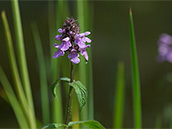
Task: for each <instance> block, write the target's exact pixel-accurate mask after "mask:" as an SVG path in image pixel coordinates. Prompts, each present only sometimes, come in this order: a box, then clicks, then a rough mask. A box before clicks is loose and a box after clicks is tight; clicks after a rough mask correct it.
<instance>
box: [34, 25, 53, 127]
mask: <svg viewBox="0 0 172 129" xmlns="http://www.w3.org/2000/svg"><path fill="white" fill-rule="evenodd" d="M31 27H32V32H33V38H34V43H35V47H36V53H37V58H38V65H39V76H40V87H41V104H42V117H43V124H48V123H50V113H49V99H48V86H47V84H48V83H47V75H46V67H45V60H44V54H43V48H42V45H41V39H40V35H39V31H38V27H37V25H36V23H32V24H31Z"/></svg>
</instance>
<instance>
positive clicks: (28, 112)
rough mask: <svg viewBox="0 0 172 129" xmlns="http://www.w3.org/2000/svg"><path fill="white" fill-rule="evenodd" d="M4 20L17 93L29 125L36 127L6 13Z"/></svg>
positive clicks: (3, 15) (3, 16)
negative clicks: (17, 62)
mask: <svg viewBox="0 0 172 129" xmlns="http://www.w3.org/2000/svg"><path fill="white" fill-rule="evenodd" d="M2 20H3V25H4V30H5V36H6V41H7V48H8V56H9V60H10V65H11V69H12V76H13V80H14V84H15V88H16V91H17V95H18V98H19V100H20V103H21V104H22V107H23V109H24V111H25V114H26V115H27V118H28V120H29V123H30V125H31V127H35V121H34V116H33V113H32V112H31V110H30V107H28V103H27V100H26V97H25V94H24V91H23V88H22V84H21V80H20V77H19V73H18V68H17V64H16V59H15V56H14V50H13V44H12V39H11V33H10V29H9V25H8V21H7V18H6V15H5V12H4V11H3V12H2Z"/></svg>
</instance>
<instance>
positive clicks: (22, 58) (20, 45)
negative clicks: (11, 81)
mask: <svg viewBox="0 0 172 129" xmlns="http://www.w3.org/2000/svg"><path fill="white" fill-rule="evenodd" d="M11 4H12V12H13V19H14V26H15V34H16V43H17V52H18V57H19V60H18V61H19V68H20V73H21V77H22V82H23V86H24V89H25V93H26V99H27V102H28V105H29V107H30V109H31V112H32V116H33V117H32V120H33V127H34V128H36V120H35V111H34V105H33V98H32V92H31V86H30V81H29V75H28V69H27V62H26V55H25V47H24V40H23V31H22V24H21V18H20V10H19V5H18V0H12V1H11Z"/></svg>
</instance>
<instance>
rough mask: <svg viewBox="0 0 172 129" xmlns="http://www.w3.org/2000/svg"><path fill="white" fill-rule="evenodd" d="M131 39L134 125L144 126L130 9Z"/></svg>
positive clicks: (137, 126) (138, 128) (136, 126)
mask: <svg viewBox="0 0 172 129" xmlns="http://www.w3.org/2000/svg"><path fill="white" fill-rule="evenodd" d="M129 15H130V39H131V66H132V82H133V84H132V86H133V112H134V127H135V128H137V129H140V128H142V111H141V93H140V79H139V68H138V60H137V51H136V42H135V35H134V24H133V17H132V11H131V9H130V14H129Z"/></svg>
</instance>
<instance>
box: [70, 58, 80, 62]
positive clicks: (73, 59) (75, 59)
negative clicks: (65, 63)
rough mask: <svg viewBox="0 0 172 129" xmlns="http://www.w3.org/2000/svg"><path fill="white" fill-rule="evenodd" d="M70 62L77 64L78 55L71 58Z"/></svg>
mask: <svg viewBox="0 0 172 129" xmlns="http://www.w3.org/2000/svg"><path fill="white" fill-rule="evenodd" d="M71 62H72V63H74V64H78V63H79V62H80V59H79V58H78V57H75V58H72V59H71Z"/></svg>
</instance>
